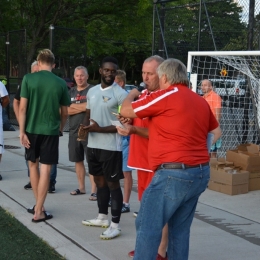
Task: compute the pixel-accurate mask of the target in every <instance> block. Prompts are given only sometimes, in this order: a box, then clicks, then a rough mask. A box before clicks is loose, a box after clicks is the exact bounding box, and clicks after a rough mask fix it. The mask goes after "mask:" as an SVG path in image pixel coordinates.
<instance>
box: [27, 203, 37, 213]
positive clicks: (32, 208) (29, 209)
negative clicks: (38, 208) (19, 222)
mask: <svg viewBox="0 0 260 260" xmlns="http://www.w3.org/2000/svg"><path fill="white" fill-rule="evenodd" d="M34 208H35V205H34V206H33V207H31V208H28V209H27V212H28V213H31V214H34Z"/></svg>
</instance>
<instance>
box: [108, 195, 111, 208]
mask: <svg viewBox="0 0 260 260" xmlns="http://www.w3.org/2000/svg"><path fill="white" fill-rule="evenodd" d="M108 207H111V197H110V199H109V202H108Z"/></svg>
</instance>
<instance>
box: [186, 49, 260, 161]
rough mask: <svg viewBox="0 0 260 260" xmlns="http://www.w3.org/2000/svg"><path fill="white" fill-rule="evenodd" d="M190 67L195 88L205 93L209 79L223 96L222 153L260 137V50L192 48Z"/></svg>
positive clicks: (189, 72) (197, 91)
mask: <svg viewBox="0 0 260 260" xmlns="http://www.w3.org/2000/svg"><path fill="white" fill-rule="evenodd" d="M187 71H188V75H189V78H190V82H191V84H192V90H193V91H195V92H196V93H198V94H199V95H202V91H201V89H200V85H201V82H202V80H204V79H209V80H210V81H211V82H212V85H213V88H214V91H215V92H216V93H217V94H219V95H220V96H221V98H222V113H221V120H220V126H221V129H222V146H221V148H220V149H219V150H218V156H219V157H224V156H225V155H226V151H227V150H229V149H232V148H235V147H236V146H237V145H238V144H241V143H249V142H250V143H255V144H259V140H260V130H259V124H260V100H259V99H260V51H212V52H189V53H188V63H187Z"/></svg>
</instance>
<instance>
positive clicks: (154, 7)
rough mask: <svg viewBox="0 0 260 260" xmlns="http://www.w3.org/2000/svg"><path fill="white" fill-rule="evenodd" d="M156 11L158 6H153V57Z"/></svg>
mask: <svg viewBox="0 0 260 260" xmlns="http://www.w3.org/2000/svg"><path fill="white" fill-rule="evenodd" d="M155 9H156V4H154V5H153V42H152V55H154V49H155Z"/></svg>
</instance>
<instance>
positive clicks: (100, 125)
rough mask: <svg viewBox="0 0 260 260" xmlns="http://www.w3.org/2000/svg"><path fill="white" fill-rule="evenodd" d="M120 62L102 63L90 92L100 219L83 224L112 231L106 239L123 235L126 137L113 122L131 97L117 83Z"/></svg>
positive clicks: (86, 122) (90, 141)
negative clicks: (115, 81) (110, 216)
mask: <svg viewBox="0 0 260 260" xmlns="http://www.w3.org/2000/svg"><path fill="white" fill-rule="evenodd" d="M117 68H118V66H117V60H116V59H115V58H113V57H106V58H104V59H103V61H102V63H101V67H100V69H99V73H100V75H101V84H99V85H97V86H95V87H93V88H92V89H90V91H89V93H88V96H87V110H86V117H85V120H84V122H83V124H84V125H86V126H85V127H84V129H86V130H87V131H88V135H89V136H88V163H89V170H90V172H91V173H92V174H93V175H94V180H95V183H96V185H97V200H98V209H99V214H98V217H97V218H95V219H91V220H83V221H82V224H84V225H86V226H98V227H108V229H107V230H106V231H105V232H103V233H102V234H101V235H100V238H102V239H112V238H114V237H117V236H119V235H120V233H121V229H120V228H119V221H120V217H121V210H122V205H123V195H122V190H121V187H120V179H122V178H124V175H123V172H122V144H121V141H122V137H121V136H120V135H118V134H117V130H116V127H115V126H114V125H112V122H111V121H116V120H117V118H116V117H115V116H114V115H113V114H112V113H118V110H119V107H120V106H121V104H122V102H123V100H124V99H125V98H126V96H127V92H126V91H125V90H123V89H122V88H121V87H120V86H118V85H117V84H116V83H114V80H115V76H116V71H117ZM110 194H111V215H112V221H111V224H110V226H109V221H108V217H107V215H108V202H109V199H110Z"/></svg>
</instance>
